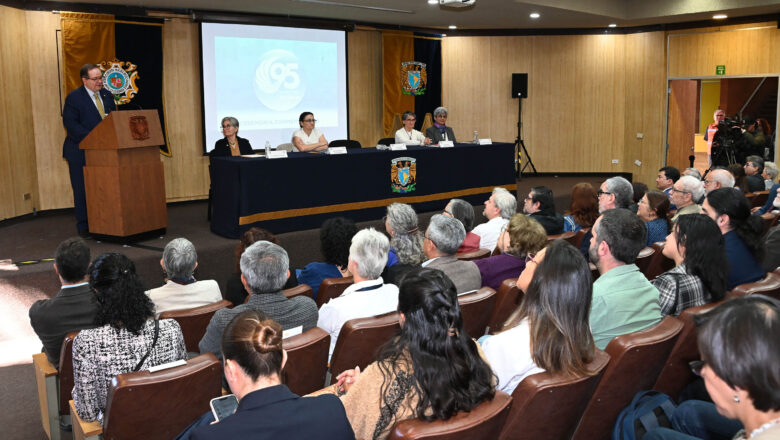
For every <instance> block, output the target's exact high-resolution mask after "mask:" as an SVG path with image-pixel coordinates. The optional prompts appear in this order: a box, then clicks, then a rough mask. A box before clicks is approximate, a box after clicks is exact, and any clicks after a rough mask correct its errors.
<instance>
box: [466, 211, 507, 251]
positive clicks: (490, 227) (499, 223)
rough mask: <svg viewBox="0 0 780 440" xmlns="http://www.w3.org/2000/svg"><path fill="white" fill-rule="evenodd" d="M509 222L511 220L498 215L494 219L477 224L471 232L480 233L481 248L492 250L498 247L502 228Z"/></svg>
mask: <svg viewBox="0 0 780 440" xmlns="http://www.w3.org/2000/svg"><path fill="white" fill-rule="evenodd" d="M507 223H509V220H507V219H505V218H503V217H501V216H498V217H496V218H494V219H493V220H490V221H488V222H486V223H482V224H481V225H477V226H476V227H475V228H474V229H472V231H471V232H473V233H475V234H477V235H479V238H480V240H479V247H480V248H482V249H487V250H490V251H492V250H493V249H495V247H496V242H498V236H499V235H501V230H502V229H504V226H506V224H507Z"/></svg>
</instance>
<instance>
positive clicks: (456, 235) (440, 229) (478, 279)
mask: <svg viewBox="0 0 780 440" xmlns="http://www.w3.org/2000/svg"><path fill="white" fill-rule="evenodd" d="M465 236H466V229H464V228H463V224H462V223H461V222H459V221H457V220H455V219H454V218H451V217H447V216H445V215H442V214H436V215H434V216H433V217H431V222H430V224H428V230H427V231H425V244H424V249H425V255H426V256H427V257H428V260H427V261H426V262H424V263H423V264H422V266H423V267H428V268H431V269H439V270H440V271H442V272H444V274H445V275H447V276H448V277H450V279H451V280H452V282H453V284H455V288H456V290H457V291H458V295H460V294H462V293H466V292H471V291H473V290H477V289H479V288H480V287H482V276H481V275H480V273H479V269H478V268H477V265H476V264H474V262H473V261H461V260H458V258H457V257H456V256H455V252H457V251H458V246H460V244H461V243H462V242H463V237H465ZM502 281H503V280H502Z"/></svg>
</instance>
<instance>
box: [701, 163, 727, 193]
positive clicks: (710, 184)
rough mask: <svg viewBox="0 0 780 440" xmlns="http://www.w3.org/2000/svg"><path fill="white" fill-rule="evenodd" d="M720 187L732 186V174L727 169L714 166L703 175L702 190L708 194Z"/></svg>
mask: <svg viewBox="0 0 780 440" xmlns="http://www.w3.org/2000/svg"><path fill="white" fill-rule="evenodd" d="M720 188H734V175H733V174H731V173H730V172H729V170H724V169H723V168H715V169H713V170H711V171H710V172H709V173H707V174H706V175H705V176H704V191H705V193H707V194H709V193H711V192H712V191H715V190H716V189H720Z"/></svg>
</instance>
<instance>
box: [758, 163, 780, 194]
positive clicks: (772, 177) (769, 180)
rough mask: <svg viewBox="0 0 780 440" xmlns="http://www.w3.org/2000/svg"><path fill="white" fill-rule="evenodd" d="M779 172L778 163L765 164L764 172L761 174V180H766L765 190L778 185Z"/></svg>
mask: <svg viewBox="0 0 780 440" xmlns="http://www.w3.org/2000/svg"><path fill="white" fill-rule="evenodd" d="M779 172H780V171H779V170H778V169H777V164H776V163H774V162H764V172H763V173H761V178H762V179H764V190H769V189H771V188H772V186H773V185H774V184H775V183H777V174H778V173H779Z"/></svg>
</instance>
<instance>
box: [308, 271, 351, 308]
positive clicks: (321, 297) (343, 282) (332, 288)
mask: <svg viewBox="0 0 780 440" xmlns="http://www.w3.org/2000/svg"><path fill="white" fill-rule="evenodd" d="M353 282H354V281H353V279H352V277H344V278H325V279H324V280H322V283H321V284H320V288H319V289H318V290H317V300H316V301H317V308H318V309H319V308H320V307H322V305H323V304H325V303H327V302H328V301H330V300H331V298H335V297H337V296H339V295H341V294H342V293H344V291H345V290H347V287H349V286H350V285H352V283H353Z"/></svg>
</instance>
